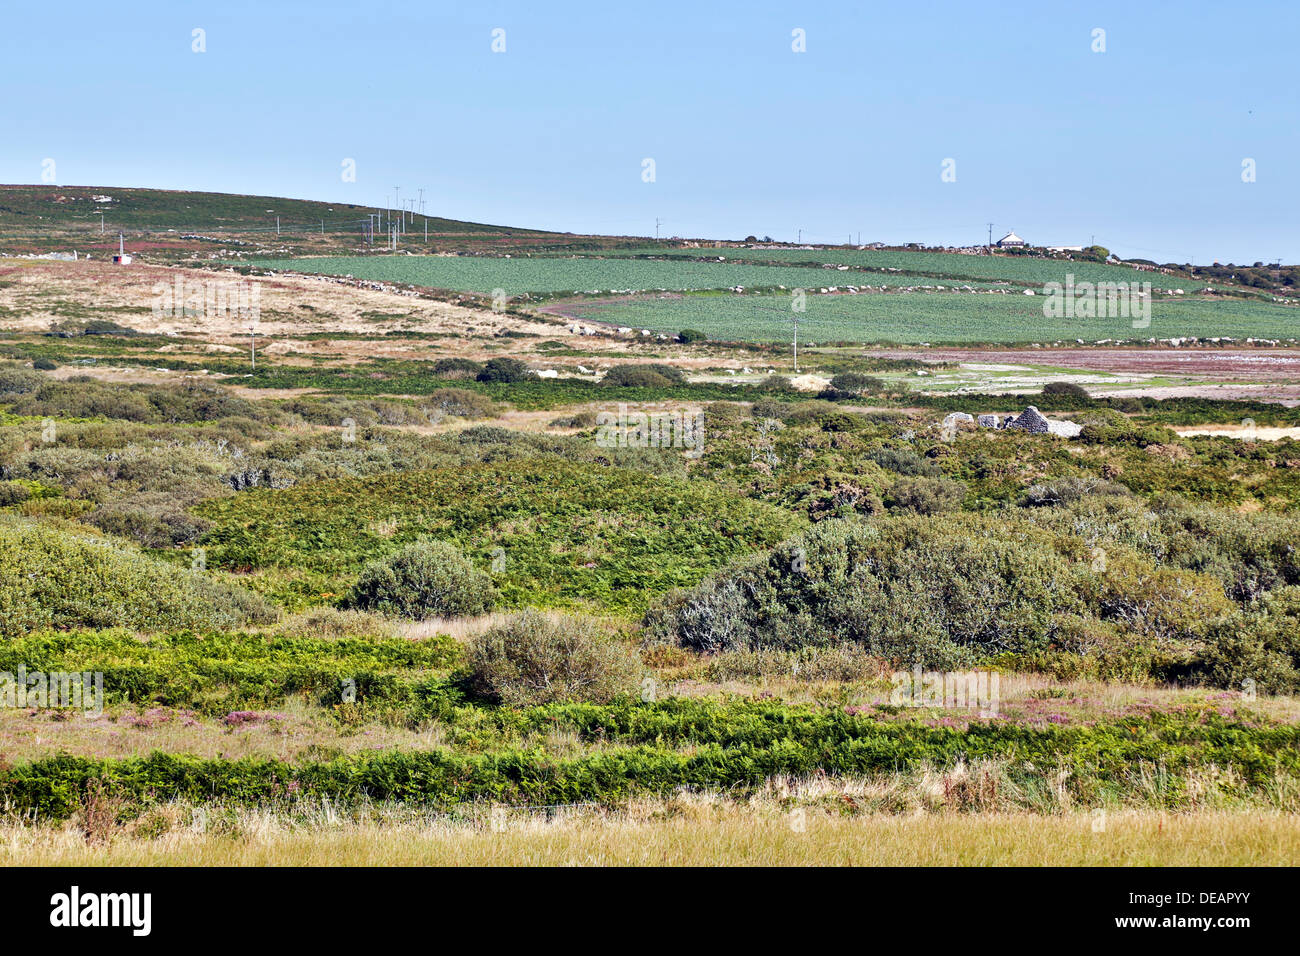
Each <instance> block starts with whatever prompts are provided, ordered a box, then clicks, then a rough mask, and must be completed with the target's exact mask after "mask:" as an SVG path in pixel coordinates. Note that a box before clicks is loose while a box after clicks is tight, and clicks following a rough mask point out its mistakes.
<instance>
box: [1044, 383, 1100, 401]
mask: <svg viewBox="0 0 1300 956" xmlns="http://www.w3.org/2000/svg"><path fill="white" fill-rule="evenodd" d="M1043 397H1044V398H1062V399H1072V400H1074V401H1077V402H1083V403H1087V402H1090V401H1092V396H1091V395H1089V394H1088V390H1087V389H1086V388H1084V387H1083V386H1082V385H1076V384H1074V383H1073V382H1048V383H1047V384H1046V385H1044V386H1043Z"/></svg>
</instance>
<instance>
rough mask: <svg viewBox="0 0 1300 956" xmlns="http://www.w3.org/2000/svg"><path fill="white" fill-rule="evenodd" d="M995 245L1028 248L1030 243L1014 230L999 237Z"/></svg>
mask: <svg viewBox="0 0 1300 956" xmlns="http://www.w3.org/2000/svg"><path fill="white" fill-rule="evenodd" d="M995 245H996V246H997V247H998V248H999V249H1026V248H1028V247H1029V243H1027V242H1025V240H1023V239H1021V238H1020V237H1019V236H1017V235H1016V234H1015V233H1014V232H1009V233H1007V234H1006V235H1005V236H1003V237H1002V238H1001V239H999V240H998V241H997V242H996V243H995Z"/></svg>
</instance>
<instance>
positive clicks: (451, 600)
mask: <svg viewBox="0 0 1300 956" xmlns="http://www.w3.org/2000/svg"><path fill="white" fill-rule="evenodd" d="M497 599H498V594H497V589H496V586H495V585H494V584H493V583H492V579H491V578H490V577H488V576H487V574H485V573H484V572H482V571H479V570H478V569H477V568H475V567H474V566H473V565H472V564H470V562H469V560H468V559H467V558H466V557H465V556H464V555H463V554H461V553H460V552H459V551H458V550H456V549H455V548H454V547H452V546H451V545H449V544H447V543H445V542H442V541H433V540H429V539H424V540H420V541H416V542H413V543H412V544H409V545H407V546H406V547H404V548H402V549H401V550H400V551H397V552H396V553H394V554H391V555H388V556H387V557H384V558H380V559H379V560H377V561H373V562H371V563H370V564H368V565H366V567H365V568H364V569H363V570H362V571H361V576H360V577H359V578H358V580H357V583H356V585H355V586H354V587H353V589H352V592H351V593H350V594H349V596H348V598H347V604H348V606H350V607H353V608H359V609H361V610H366V611H378V612H379V613H381V614H392V615H398V616H401V617H410V618H415V619H417V620H422V619H424V618H430V617H459V616H462V615H468V614H482V613H484V612H486V611H489V610H491V609H492V607H493V605H495V604H496V602H497Z"/></svg>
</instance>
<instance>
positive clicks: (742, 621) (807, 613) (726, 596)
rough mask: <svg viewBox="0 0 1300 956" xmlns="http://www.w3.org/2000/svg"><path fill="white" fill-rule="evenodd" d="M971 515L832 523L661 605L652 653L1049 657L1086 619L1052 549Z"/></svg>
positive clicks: (1043, 539) (652, 627)
mask: <svg viewBox="0 0 1300 956" xmlns="http://www.w3.org/2000/svg"><path fill="white" fill-rule="evenodd" d="M995 529H997V530H998V531H1002V532H1004V531H1005V528H999V527H998V523H997V519H993V518H983V517H976V516H970V515H962V516H943V517H940V518H916V517H909V518H896V519H890V520H887V521H883V522H878V521H870V522H864V521H859V520H853V521H824V522H821V523H820V524H818V525H816V526H814V528H813V529H812V530H810V531H808V532H807V533H806V534H803V535H800V536H798V537H795V538H792V539H790V540H788V541H786V542H784V543H782V544H781V545H779V546H778V547H777V548H776V549H775V550H773V551H772V552H770V553H768V554H766V555H756V556H753V557H750V558H748V559H745V560H742V561H739V562H736V563H733V564H732V565H731V566H730V567H728V568H726V569H724V570H723V571H720V572H718V573H717V574H714V575H712V576H711V577H709V578H707V579H705V581H704V582H702V583H701V584H700V585H698V586H697V587H695V588H693V589H691V590H689V591H677V592H674V593H672V594H670V595H669V596H667V597H666V598H664V599H662V600H660V601H659V602H658V603H657V604H655V605H653V606H652V607H651V609H650V611H649V612H648V613H647V614H646V616H645V619H644V621H643V623H644V625H645V629H646V633H647V637H648V638H649V639H651V640H653V641H662V642H666V643H679V644H681V645H683V646H686V647H691V648H694V649H696V650H700V651H706V652H716V651H722V650H736V649H751V650H753V649H768V648H785V649H796V648H800V647H806V646H817V645H832V644H839V643H842V642H844V641H850V642H852V643H855V644H858V645H861V646H862V647H863V648H864V649H866V650H867V651H868V652H869V653H871V654H874V655H877V656H880V657H885V658H888V659H890V660H893V661H896V662H899V663H909V664H910V663H912V662H915V661H921V662H922V663H925V664H927V665H938V666H947V665H960V664H963V663H969V662H970V661H972V660H975V659H976V658H977V657H978V656H979V655H980V654H981V653H997V652H1000V651H1006V650H1014V651H1017V652H1022V653H1023V652H1031V651H1034V650H1041V649H1045V648H1047V647H1048V646H1049V644H1050V642H1051V639H1052V635H1053V628H1054V618H1053V615H1054V614H1056V613H1068V612H1071V611H1074V610H1081V609H1082V602H1081V600H1080V598H1079V597H1078V586H1077V584H1076V583H1074V580H1073V579H1074V578H1075V576H1076V572H1075V570H1074V568H1072V566H1071V565H1070V564H1069V563H1068V562H1067V560H1066V559H1065V557H1064V556H1063V555H1061V554H1060V553H1058V551H1057V550H1056V549H1055V547H1054V546H1053V544H1052V541H1051V538H1050V536H1048V535H1044V534H1043V533H1041V532H1039V533H1037V534H1027V533H1026V532H1028V531H1029V529H1028V528H1020V529H1018V530H1019V533H1017V534H1014V535H1010V534H1006V533H996V532H995Z"/></svg>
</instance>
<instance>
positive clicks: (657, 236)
mask: <svg viewBox="0 0 1300 956" xmlns="http://www.w3.org/2000/svg"><path fill="white" fill-rule="evenodd" d="M663 224H664V221H663V220H662V219H660V218H659V217H658V216H655V238H656V239H658V238H659V227H660V226H662V225H663Z"/></svg>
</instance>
